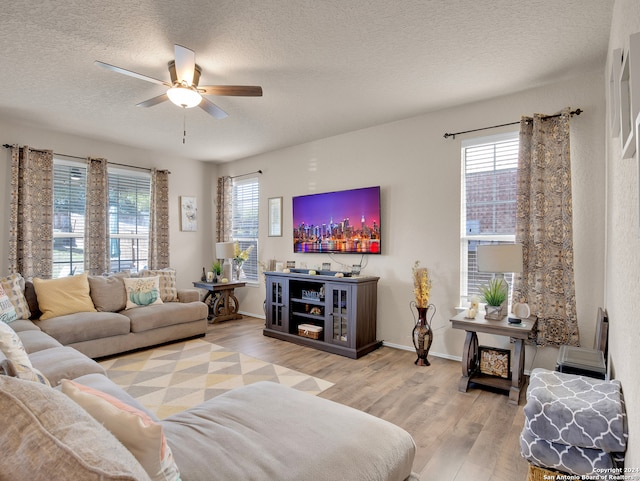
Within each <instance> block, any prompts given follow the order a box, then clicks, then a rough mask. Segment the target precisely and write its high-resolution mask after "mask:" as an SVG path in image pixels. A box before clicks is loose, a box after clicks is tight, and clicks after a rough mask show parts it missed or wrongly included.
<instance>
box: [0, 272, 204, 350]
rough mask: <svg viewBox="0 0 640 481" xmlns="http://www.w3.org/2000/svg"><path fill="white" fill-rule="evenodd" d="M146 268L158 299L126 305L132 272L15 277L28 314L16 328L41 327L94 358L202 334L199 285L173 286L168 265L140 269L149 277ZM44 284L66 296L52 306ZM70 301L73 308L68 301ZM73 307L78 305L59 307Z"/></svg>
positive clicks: (201, 308)
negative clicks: (155, 284) (82, 299)
mask: <svg viewBox="0 0 640 481" xmlns="http://www.w3.org/2000/svg"><path fill="white" fill-rule="evenodd" d="M152 274H156V276H155V277H158V278H159V280H158V282H159V285H160V292H161V300H162V302H161V303H160V302H158V303H155V304H152V305H146V306H141V307H137V306H136V307H135V308H129V309H127V308H126V306H127V296H126V289H125V280H127V279H136V278H131V277H130V275H129V274H126V273H122V274H118V275H111V276H73V278H64V279H54V280H46V281H40V280H38V279H34V280H33V281H28V280H27V281H25V280H24V279H21V278H19V279H18V282H19V283H20V282H21V283H22V284H23V285H24V288H23V290H24V297H25V300H26V302H27V305H28V312H29V316H28V318H29V319H28V320H27V321H26V322H23V327H22V329H23V330H27V329H33V330H42V331H44V332H45V333H47V334H48V335H50V336H51V337H53V338H54V339H56V340H57V341H59V342H60V343H61V344H63V345H64V346H69V347H72V348H74V349H76V350H78V351H80V352H81V353H83V354H85V355H87V356H89V357H91V358H94V359H95V358H99V357H105V356H111V355H113V354H119V353H122V352H126V351H131V350H134V349H139V348H143V347H149V346H153V345H157V344H162V343H166V342H170V341H175V340H179V339H186V338H190V337H195V336H201V335H204V334H205V333H206V330H207V314H208V310H207V306H206V304H204V303H203V302H200V293H199V291H198V290H197V289H184V290H180V289H177V288H176V284H175V271H174V270H173V269H165V270H161V271H160V270H158V271H143V272H142V273H141V275H143V276H146V278H151V277H154V276H152ZM85 279H86V284H87V286H88V288H89V291H88V296H89V300H88V301H86V302H84V303H79V305H75V304H74V303H76V301H77V298H78V297H81V296H82V295H83V294H82V291H81V290H79V288H78V287H77V285H80V286H81V287H82V286H84V283H85ZM5 290H6V289H5ZM48 290H52V291H56V293H58V294H59V296H58V297H61V296H62V295H68V296H70V297H71V298H68V299H64V301H63V303H62V304H63V305H62V306H56V305H55V302H56V301H55V300H51V299H48V297H49V296H48ZM78 292H80V293H78ZM40 297H44V298H45V299H46V301H47V303H46V314H48V315H47V316H45V315H43V309H42V307H41V302H40V301H39V298H40ZM52 303H54V305H53V306H51V304H52ZM71 305H74V306H75V309H74V308H73V307H68V306H71ZM65 308H66V309H65ZM91 308H93V310H90V309H91ZM76 309H83V310H81V311H78V312H70V313H65V312H66V311H74V310H76ZM56 311H59V312H60V313H61V314H60V315H58V314H57V313H56ZM22 317H25V316H24V315H23V316H22ZM45 317H46V318H45Z"/></svg>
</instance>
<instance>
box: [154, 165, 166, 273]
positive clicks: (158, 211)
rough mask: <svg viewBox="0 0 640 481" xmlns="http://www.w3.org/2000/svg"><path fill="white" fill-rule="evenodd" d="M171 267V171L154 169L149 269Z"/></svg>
mask: <svg viewBox="0 0 640 481" xmlns="http://www.w3.org/2000/svg"><path fill="white" fill-rule="evenodd" d="M169 266H170V264H169V171H168V170H156V169H152V170H151V201H150V213H149V269H164V268H165V267H169Z"/></svg>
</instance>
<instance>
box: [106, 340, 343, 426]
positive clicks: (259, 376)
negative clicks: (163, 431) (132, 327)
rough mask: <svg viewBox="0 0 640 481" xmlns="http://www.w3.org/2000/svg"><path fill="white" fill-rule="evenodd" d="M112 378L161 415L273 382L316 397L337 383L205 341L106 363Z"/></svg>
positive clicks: (182, 344) (149, 351)
mask: <svg viewBox="0 0 640 481" xmlns="http://www.w3.org/2000/svg"><path fill="white" fill-rule="evenodd" d="M100 364H101V365H102V367H104V368H105V369H106V370H107V375H108V376H109V379H111V380H112V381H113V382H115V383H116V384H117V385H119V386H120V387H121V388H123V389H124V390H125V391H127V392H128V393H129V394H130V395H131V396H132V397H134V398H136V399H137V400H138V401H139V402H140V403H141V404H142V405H143V406H144V407H146V408H147V409H149V410H150V411H152V412H154V413H155V414H156V416H158V417H159V418H160V419H164V418H166V417H167V416H170V415H171V414H173V413H176V412H180V411H184V410H185V409H187V408H189V407H192V406H195V405H197V404H200V403H202V402H204V401H207V400H208V399H211V398H213V397H215V396H218V395H219V394H222V393H224V392H227V391H229V390H230V389H234V388H237V387H241V386H244V385H247V384H252V383H254V382H258V381H273V382H276V383H280V384H284V385H286V386H289V387H292V388H295V389H298V390H299V391H304V392H308V393H310V394H313V395H316V394H319V393H321V392H322V391H324V390H325V389H328V388H329V387H331V386H333V383H331V382H329V381H325V380H323V379H320V378H317V377H313V376H309V375H307V374H303V373H301V372H298V371H294V370H292V369H288V368H286V367H283V366H278V365H277V364H272V363H270V362H265V361H261V360H259V359H256V358H253V357H251V356H247V355H246V354H242V353H240V352H236V351H230V350H228V349H226V348H224V347H222V346H218V345H217V344H213V343H210V342H207V341H203V340H201V339H192V340H189V341H184V342H178V343H174V344H168V345H165V346H159V347H156V348H153V349H146V350H144V351H138V352H133V353H130V354H125V355H123V356H119V357H116V358H111V359H106V360H104V361H100Z"/></svg>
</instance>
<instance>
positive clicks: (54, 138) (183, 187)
mask: <svg viewBox="0 0 640 481" xmlns="http://www.w3.org/2000/svg"><path fill="white" fill-rule="evenodd" d="M0 132H2V143H3V144H4V143H8V144H19V145H29V146H30V147H33V148H39V149H51V150H53V151H54V152H57V153H61V154H67V155H73V156H78V157H87V156H92V157H104V158H106V159H107V160H109V161H112V162H117V163H122V164H127V165H134V166H138V167H146V168H152V167H156V168H158V169H169V170H170V171H171V176H170V181H169V197H170V199H169V207H170V212H169V219H170V223H171V229H170V242H171V250H170V257H171V264H172V265H173V266H175V267H176V268H177V279H178V286H179V287H193V286H192V284H191V281H193V280H197V279H199V278H200V275H201V272H202V267H203V266H208V265H210V262H211V261H210V260H209V259H208V258H209V257H210V256H208V255H207V256H205V255H204V253H205V252H212V245H213V244H212V243H213V240H212V238H213V236H212V232H213V231H212V229H213V228H212V225H213V224H212V218H213V212H212V205H211V184H210V182H209V179H210V176H211V175H212V172H215V169H216V166H215V165H213V164H206V163H203V162H199V161H195V160H190V159H186V158H176V157H169V156H165V155H162V154H158V153H153V152H149V151H145V150H140V149H134V148H130V147H126V146H122V145H117V144H112V143H106V142H99V141H95V140H92V139H87V138H82V137H76V136H72V135H67V134H64V133H60V132H53V131H47V130H41V129H35V128H32V127H30V126H27V125H20V124H16V123H14V122H12V121H11V120H10V119H7V118H0ZM0 158H1V159H2V160H1V161H0V215H1V216H2V220H1V221H0V239H1V241H0V273H1V274H2V275H5V273H7V272H8V261H7V259H8V254H9V253H8V238H9V192H10V190H9V185H10V179H9V176H10V171H11V170H10V153H9V149H4V148H3V149H2V150H1V151H0ZM182 195H186V196H195V197H197V199H198V217H199V219H198V231H197V232H181V231H180V221H179V198H180V196H182ZM205 258H206V259H207V260H206V262H207V263H208V264H205V263H204V262H205Z"/></svg>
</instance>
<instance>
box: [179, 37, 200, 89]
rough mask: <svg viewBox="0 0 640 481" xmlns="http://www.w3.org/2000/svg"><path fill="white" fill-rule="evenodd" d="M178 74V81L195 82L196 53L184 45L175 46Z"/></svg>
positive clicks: (188, 83) (189, 83)
mask: <svg viewBox="0 0 640 481" xmlns="http://www.w3.org/2000/svg"><path fill="white" fill-rule="evenodd" d="M175 57H176V75H177V76H178V82H186V83H187V85H191V84H193V71H194V70H195V68H196V54H195V52H194V51H193V50H190V49H188V48H186V47H183V46H182V45H176V46H175Z"/></svg>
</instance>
